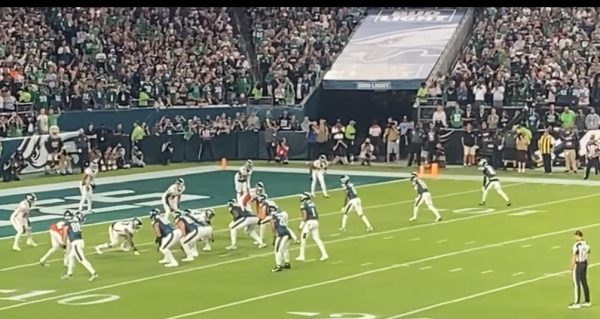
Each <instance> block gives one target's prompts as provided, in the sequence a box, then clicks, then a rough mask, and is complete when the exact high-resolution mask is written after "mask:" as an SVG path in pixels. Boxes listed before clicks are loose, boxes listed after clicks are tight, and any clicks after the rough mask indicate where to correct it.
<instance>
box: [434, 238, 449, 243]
mask: <svg viewBox="0 0 600 319" xmlns="http://www.w3.org/2000/svg"><path fill="white" fill-rule="evenodd" d="M447 241H448V239H440V240H438V241H436V243H438V244H441V243H445V242H447Z"/></svg>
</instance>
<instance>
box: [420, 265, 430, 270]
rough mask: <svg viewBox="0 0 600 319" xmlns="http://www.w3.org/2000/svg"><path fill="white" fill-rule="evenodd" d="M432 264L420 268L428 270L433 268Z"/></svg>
mask: <svg viewBox="0 0 600 319" xmlns="http://www.w3.org/2000/svg"><path fill="white" fill-rule="evenodd" d="M431 268H432V267H431V266H425V267H421V268H420V269H419V270H427V269H431Z"/></svg>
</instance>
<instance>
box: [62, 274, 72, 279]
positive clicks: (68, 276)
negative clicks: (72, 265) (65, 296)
mask: <svg viewBox="0 0 600 319" xmlns="http://www.w3.org/2000/svg"><path fill="white" fill-rule="evenodd" d="M60 279H63V280H64V279H71V275H67V274H65V275H62V276H61V277H60Z"/></svg>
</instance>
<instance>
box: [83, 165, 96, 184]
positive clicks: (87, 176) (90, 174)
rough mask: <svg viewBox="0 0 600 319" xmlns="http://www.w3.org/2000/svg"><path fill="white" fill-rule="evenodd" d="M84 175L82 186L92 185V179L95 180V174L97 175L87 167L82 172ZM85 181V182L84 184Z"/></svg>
mask: <svg viewBox="0 0 600 319" xmlns="http://www.w3.org/2000/svg"><path fill="white" fill-rule="evenodd" d="M83 174H84V178H83V180H82V182H81V183H82V185H83V184H85V185H87V184H89V183H92V182H93V181H94V178H96V174H98V171H97V170H93V169H91V168H89V167H86V169H85V170H84V171H83ZM84 181H85V182H84Z"/></svg>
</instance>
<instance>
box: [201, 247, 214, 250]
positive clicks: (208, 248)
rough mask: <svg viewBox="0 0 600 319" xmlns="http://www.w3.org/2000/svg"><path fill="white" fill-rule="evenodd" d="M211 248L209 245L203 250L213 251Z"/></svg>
mask: <svg viewBox="0 0 600 319" xmlns="http://www.w3.org/2000/svg"><path fill="white" fill-rule="evenodd" d="M211 250H212V248H210V247H208V246H206V247H204V248H202V251H211Z"/></svg>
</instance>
